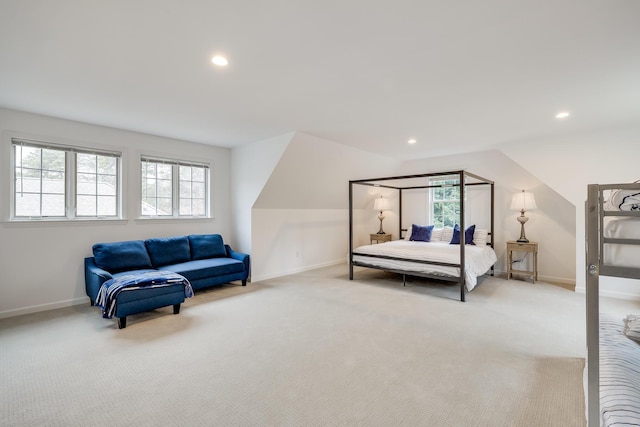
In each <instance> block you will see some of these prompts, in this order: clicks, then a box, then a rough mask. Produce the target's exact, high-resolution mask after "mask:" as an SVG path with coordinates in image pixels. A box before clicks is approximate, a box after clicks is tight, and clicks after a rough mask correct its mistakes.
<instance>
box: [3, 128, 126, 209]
mask: <svg viewBox="0 0 640 427" xmlns="http://www.w3.org/2000/svg"><path fill="white" fill-rule="evenodd" d="M11 142H12V148H13V166H14V167H13V179H12V186H13V187H12V193H13V210H12V219H16V220H25V219H42V218H46V219H77V218H94V219H97V218H120V212H121V209H120V193H121V191H120V179H119V177H120V158H121V155H120V153H113V152H95V151H89V150H86V149H83V148H77V147H70V146H62V145H60V146H58V145H53V144H48V143H43V142H36V141H27V140H21V139H15V138H14V139H12V140H11Z"/></svg>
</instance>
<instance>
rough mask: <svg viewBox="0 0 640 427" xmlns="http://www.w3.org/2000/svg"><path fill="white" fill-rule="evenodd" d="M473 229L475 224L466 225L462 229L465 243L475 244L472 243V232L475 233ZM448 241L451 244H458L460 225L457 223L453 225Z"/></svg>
mask: <svg viewBox="0 0 640 427" xmlns="http://www.w3.org/2000/svg"><path fill="white" fill-rule="evenodd" d="M475 231H476V226H475V224H474V225H471V226H469V227H467V229H466V230H465V231H464V242H465V244H466V245H474V246H475V245H476V244H475V243H473V233H475ZM449 243H450V244H452V245H459V244H460V226H459V225H458V224H456V226H455V227H453V237H452V238H451V242H449Z"/></svg>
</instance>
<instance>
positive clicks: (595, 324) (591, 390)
mask: <svg viewBox="0 0 640 427" xmlns="http://www.w3.org/2000/svg"><path fill="white" fill-rule="evenodd" d="M600 206H601V203H600V191H599V188H598V185H596V184H591V185H589V186H588V187H587V203H586V206H585V208H586V209H585V210H586V215H585V218H586V221H585V222H586V224H585V232H586V238H587V245H586V246H587V258H586V289H585V293H586V298H587V301H586V306H587V319H586V325H587V425H588V427H597V426H599V425H600V353H599V351H600V308H599V298H600V291H599V277H598V273H599V271H598V268H599V265H600V257H599V256H598V254H599V253H600V244H601V242H600V222H599V220H598V217H599V216H600V212H599V209H600Z"/></svg>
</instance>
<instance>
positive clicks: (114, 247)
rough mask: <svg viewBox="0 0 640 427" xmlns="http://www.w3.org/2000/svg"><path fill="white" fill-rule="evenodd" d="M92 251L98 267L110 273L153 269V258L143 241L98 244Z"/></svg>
mask: <svg viewBox="0 0 640 427" xmlns="http://www.w3.org/2000/svg"><path fill="white" fill-rule="evenodd" d="M92 250H93V257H94V260H95V262H96V265H97V266H98V267H100V268H101V269H103V270H106V271H108V272H110V273H115V272H119V271H127V270H141V269H144V268H151V258H149V253H148V252H147V248H146V247H145V245H144V242H143V241H142V240H129V241H126V242H112V243H96V244H95V245H93V248H92Z"/></svg>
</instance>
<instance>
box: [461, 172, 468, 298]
mask: <svg viewBox="0 0 640 427" xmlns="http://www.w3.org/2000/svg"><path fill="white" fill-rule="evenodd" d="M464 177H465V174H464V171H460V301H462V302H464V300H465V299H464V282H465V277H466V274H465V271H464V270H465V268H464V266H465V259H464V255H465V244H466V243H467V242H465V239H464V234H465V233H464V232H465V228H464V226H465V223H464V190H465V188H464V187H465V182H464Z"/></svg>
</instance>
